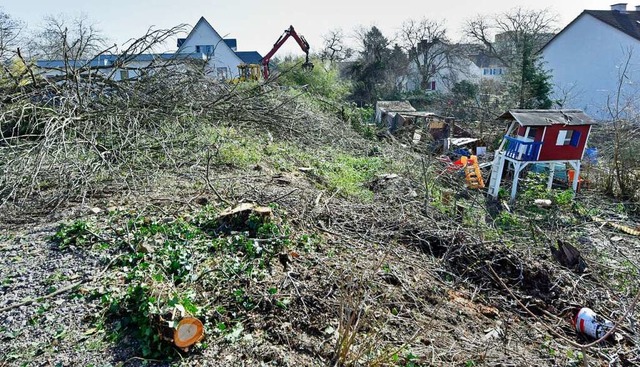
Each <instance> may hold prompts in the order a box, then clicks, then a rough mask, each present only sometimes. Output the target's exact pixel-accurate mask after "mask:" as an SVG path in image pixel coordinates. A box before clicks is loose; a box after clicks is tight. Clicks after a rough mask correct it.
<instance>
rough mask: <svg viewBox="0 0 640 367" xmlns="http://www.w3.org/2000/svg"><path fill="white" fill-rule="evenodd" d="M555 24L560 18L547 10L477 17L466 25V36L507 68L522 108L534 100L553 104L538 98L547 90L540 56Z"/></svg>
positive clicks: (515, 10)
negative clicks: (539, 53) (539, 52)
mask: <svg viewBox="0 0 640 367" xmlns="http://www.w3.org/2000/svg"><path fill="white" fill-rule="evenodd" d="M556 21H557V15H555V14H552V13H551V12H550V11H549V10H548V9H543V10H529V9H523V8H515V9H512V10H510V11H507V12H505V13H501V14H496V15H494V16H492V17H486V16H477V17H476V18H473V19H471V20H469V21H467V23H466V25H465V33H466V35H467V36H468V37H469V38H470V39H471V40H472V41H475V42H478V43H480V44H482V45H483V46H484V47H485V50H486V53H487V54H488V56H489V57H492V58H495V59H497V60H499V61H500V63H502V65H503V66H505V67H506V68H507V73H508V77H509V81H510V82H511V84H512V86H514V87H515V88H514V89H515V94H516V95H517V98H518V104H519V106H520V107H521V108H524V107H525V106H526V105H527V104H530V103H529V101H531V100H532V99H533V100H541V99H542V100H544V104H550V101H549V100H548V98H547V97H546V96H536V95H535V94H536V91H538V94H540V93H542V92H539V91H540V90H543V91H544V90H545V89H548V85H547V84H548V83H547V78H545V75H544V70H542V66H541V64H540V60H539V55H538V54H537V53H538V51H539V50H540V49H541V48H542V47H543V46H544V44H545V43H546V42H547V41H548V40H550V39H551V37H552V36H553V34H554V32H555V31H556V27H555V24H556Z"/></svg>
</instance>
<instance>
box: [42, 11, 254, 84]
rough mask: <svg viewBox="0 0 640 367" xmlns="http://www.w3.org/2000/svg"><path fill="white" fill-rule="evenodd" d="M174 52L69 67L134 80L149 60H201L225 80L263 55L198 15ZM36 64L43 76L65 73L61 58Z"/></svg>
mask: <svg viewBox="0 0 640 367" xmlns="http://www.w3.org/2000/svg"><path fill="white" fill-rule="evenodd" d="M177 47H178V50H177V51H176V52H169V53H162V54H140V55H134V56H124V55H99V56H97V57H95V58H94V59H91V60H73V61H71V62H69V64H70V65H68V66H71V67H74V68H82V67H91V68H93V69H95V70H98V71H99V72H100V73H102V74H103V75H105V76H108V77H110V78H111V79H113V80H125V79H135V78H136V77H138V76H140V74H141V70H142V69H144V68H147V67H149V66H150V65H151V64H152V63H154V64H155V65H161V64H162V63H167V62H171V63H172V64H175V62H176V61H184V62H198V63H202V65H203V67H204V70H205V72H206V74H207V75H209V76H211V77H214V78H218V79H227V78H234V77H237V76H238V65H239V64H243V63H245V64H258V63H260V61H261V60H262V56H261V55H260V54H259V53H258V52H256V51H237V41H236V39H224V38H222V37H221V36H220V34H219V33H218V32H217V31H216V30H215V29H214V28H213V27H212V26H211V24H210V23H209V22H208V21H207V20H206V19H205V18H204V17H202V18H200V20H198V23H196V25H195V26H194V27H193V29H192V30H191V32H190V33H189V34H188V35H187V37H186V38H180V39H178V42H177ZM36 66H37V67H38V69H39V70H40V72H41V75H43V76H45V77H51V76H55V75H60V74H62V73H64V72H65V67H66V66H67V65H65V61H64V60H38V61H36Z"/></svg>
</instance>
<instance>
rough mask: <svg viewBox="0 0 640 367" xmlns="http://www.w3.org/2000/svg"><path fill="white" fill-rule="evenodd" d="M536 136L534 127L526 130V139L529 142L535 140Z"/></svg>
mask: <svg viewBox="0 0 640 367" xmlns="http://www.w3.org/2000/svg"><path fill="white" fill-rule="evenodd" d="M536 135H538V128H535V127H530V128H528V131H527V138H529V139H531V140H535V139H536Z"/></svg>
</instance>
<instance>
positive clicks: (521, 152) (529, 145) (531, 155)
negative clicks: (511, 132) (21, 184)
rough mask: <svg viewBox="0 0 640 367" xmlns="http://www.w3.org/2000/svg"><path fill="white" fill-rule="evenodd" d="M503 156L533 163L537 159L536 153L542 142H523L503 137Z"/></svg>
mask: <svg viewBox="0 0 640 367" xmlns="http://www.w3.org/2000/svg"><path fill="white" fill-rule="evenodd" d="M504 139H505V146H504V150H503V151H504V155H505V156H507V157H509V158H513V159H517V160H519V161H535V160H537V159H538V153H539V152H540V147H541V146H542V142H539V141H531V142H529V141H523V140H518V139H516V138H513V137H510V136H505V137H504Z"/></svg>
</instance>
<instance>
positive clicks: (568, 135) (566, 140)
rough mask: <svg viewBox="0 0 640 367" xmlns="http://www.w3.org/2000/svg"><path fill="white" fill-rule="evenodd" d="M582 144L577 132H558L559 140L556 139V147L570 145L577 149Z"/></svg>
mask: <svg viewBox="0 0 640 367" xmlns="http://www.w3.org/2000/svg"><path fill="white" fill-rule="evenodd" d="M579 142H580V132H579V131H575V130H560V131H559V132H558V138H557V139H556V145H558V146H563V145H568V146H572V147H577V146H578V143H579Z"/></svg>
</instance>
